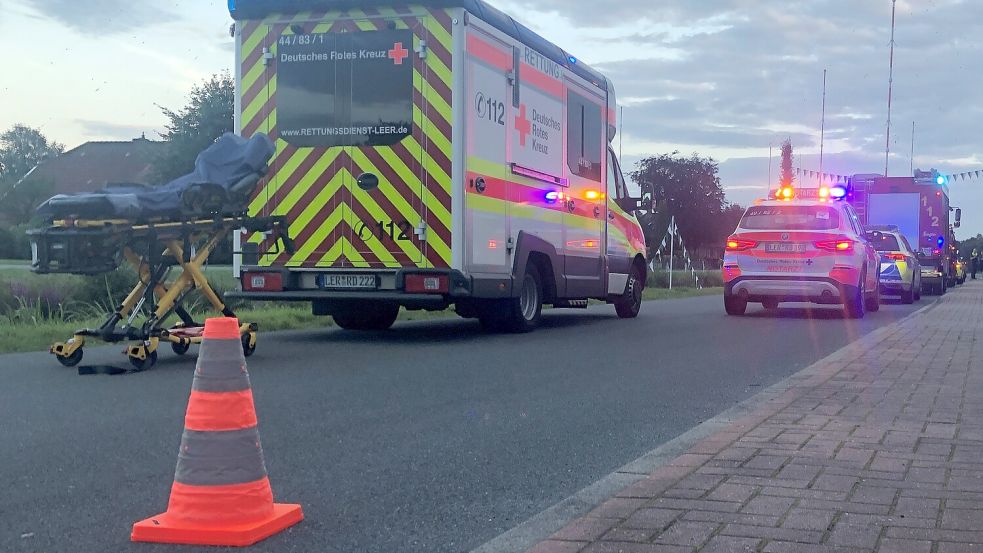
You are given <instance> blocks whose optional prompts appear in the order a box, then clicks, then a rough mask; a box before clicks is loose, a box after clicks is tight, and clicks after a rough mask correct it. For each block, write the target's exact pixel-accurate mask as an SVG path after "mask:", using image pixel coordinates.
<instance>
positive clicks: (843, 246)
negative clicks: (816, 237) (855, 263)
mask: <svg viewBox="0 0 983 553" xmlns="http://www.w3.org/2000/svg"><path fill="white" fill-rule="evenodd" d="M853 244H854V242H853V240H844V239H840V240H822V241H820V242H816V248H817V249H820V250H824V251H827V252H837V253H842V252H848V251H852V250H853Z"/></svg>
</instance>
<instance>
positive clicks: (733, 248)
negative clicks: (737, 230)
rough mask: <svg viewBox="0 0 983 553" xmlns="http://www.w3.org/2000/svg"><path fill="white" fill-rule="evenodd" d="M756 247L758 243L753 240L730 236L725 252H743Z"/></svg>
mask: <svg viewBox="0 0 983 553" xmlns="http://www.w3.org/2000/svg"><path fill="white" fill-rule="evenodd" d="M757 247H758V243H757V242H755V241H754V240H744V239H743V238H738V237H737V236H731V237H730V238H728V239H727V251H729V252H744V251H747V250H750V249H753V248H757Z"/></svg>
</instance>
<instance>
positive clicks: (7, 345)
mask: <svg viewBox="0 0 983 553" xmlns="http://www.w3.org/2000/svg"><path fill="white" fill-rule="evenodd" d="M721 293H722V291H721V289H720V288H705V289H703V290H697V289H695V288H679V289H674V290H665V289H657V288H647V289H646V290H645V292H644V299H645V300H647V301H653V300H667V299H678V298H689V297H694V296H708V295H717V294H721ZM237 315H238V316H239V318H240V319H241V320H243V321H249V322H254V323H257V324H259V327H260V330H261V332H272V331H277V330H303V329H310V328H324V327H330V326H332V321H331V318H330V317H315V316H313V315H311V310H310V307H309V306H307V305H306V304H299V305H296V306H274V307H268V308H253V309H240V310H239V311H238V313H237ZM456 316H457V315H455V314H454V311H453V310H447V311H439V312H427V311H404V312H402V313H401V314H400V317H399V320H401V321H425V320H434V319H443V318H448V317H456ZM100 324H102V319H91V318H90V319H85V320H79V321H76V322H68V323H66V322H61V321H38V322H37V323H36V324H10V323H0V353H15V352H23V351H45V350H47V349H48V347H50V346H51V344H52V343H54V342H58V341H62V340H66V339H68V338H70V337H71V336H72V333H73V332H75V331H76V330H78V329H79V328H86V327H88V328H93V327H98V326H99V325H100Z"/></svg>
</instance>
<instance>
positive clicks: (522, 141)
mask: <svg viewBox="0 0 983 553" xmlns="http://www.w3.org/2000/svg"><path fill="white" fill-rule="evenodd" d="M515 130H517V131H519V146H525V145H526V137H527V136H529V133H531V132H532V123H531V122H530V121H529V119H527V118H526V105H525V104H521V105H520V106H519V115H517V116H516V117H515Z"/></svg>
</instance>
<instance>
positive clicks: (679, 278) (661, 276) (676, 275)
mask: <svg viewBox="0 0 983 553" xmlns="http://www.w3.org/2000/svg"><path fill="white" fill-rule="evenodd" d="M696 276H697V277H699V279H700V286H702V287H703V288H719V287H721V286H723V285H724V282H723V277H722V276H721V274H720V271H696ZM646 286H648V287H649V288H668V287H669V272H668V271H654V272H650V273H649V277H648V282H647V284H646ZM672 287H673V288H677V287H678V288H695V287H696V280H695V279H694V278H693V273H691V272H690V271H673V272H672Z"/></svg>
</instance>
